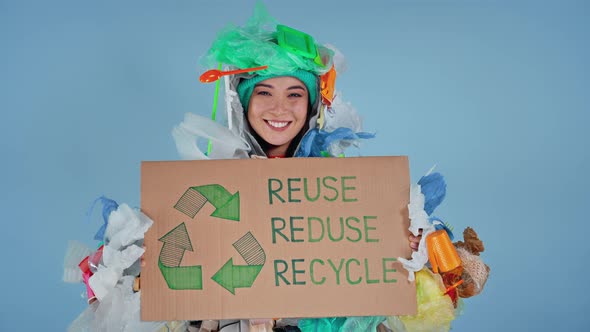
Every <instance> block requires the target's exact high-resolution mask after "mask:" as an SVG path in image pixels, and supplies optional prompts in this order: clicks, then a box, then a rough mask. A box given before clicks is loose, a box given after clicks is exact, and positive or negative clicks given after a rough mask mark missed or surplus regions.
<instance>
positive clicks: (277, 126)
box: [264, 120, 291, 130]
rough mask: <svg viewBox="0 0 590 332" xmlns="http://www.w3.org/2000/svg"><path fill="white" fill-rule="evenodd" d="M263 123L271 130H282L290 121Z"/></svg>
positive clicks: (267, 121) (268, 121)
mask: <svg viewBox="0 0 590 332" xmlns="http://www.w3.org/2000/svg"><path fill="white" fill-rule="evenodd" d="M264 121H265V122H266V124H267V125H268V126H269V127H270V128H272V129H273V130H284V129H286V128H287V126H288V125H289V124H290V123H291V121H272V120H264Z"/></svg>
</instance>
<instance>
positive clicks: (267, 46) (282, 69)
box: [201, 3, 334, 76]
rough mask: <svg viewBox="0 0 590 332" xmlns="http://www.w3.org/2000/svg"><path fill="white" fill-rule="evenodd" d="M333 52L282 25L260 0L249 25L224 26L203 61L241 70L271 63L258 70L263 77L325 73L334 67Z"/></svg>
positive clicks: (211, 66) (204, 63)
mask: <svg viewBox="0 0 590 332" xmlns="http://www.w3.org/2000/svg"><path fill="white" fill-rule="evenodd" d="M285 37H286V38H285ZM279 44H281V45H279ZM333 55H334V52H333V51H332V50H330V49H328V48H326V47H324V46H321V45H317V44H315V42H314V40H313V38H312V37H311V36H309V35H307V34H305V33H301V32H300V31H297V30H294V29H291V28H289V27H286V26H283V25H280V24H279V23H278V22H277V21H276V20H275V19H274V18H273V17H271V16H270V14H269V13H268V11H267V10H266V8H265V7H264V5H263V4H262V3H257V4H256V7H255V9H254V14H253V15H252V17H251V18H250V19H249V20H248V22H247V23H246V25H244V26H243V27H239V26H235V25H229V26H227V27H226V28H225V29H223V30H222V31H221V32H220V33H219V34H218V35H217V39H216V40H215V41H214V42H213V44H212V46H211V48H210V49H209V51H208V52H207V54H206V55H205V56H204V57H203V58H202V60H201V62H202V64H203V65H205V66H206V67H209V68H216V67H217V66H218V64H219V63H223V64H224V65H229V66H233V67H237V68H240V69H245V68H253V67H260V66H268V68H266V69H264V70H260V71H258V72H256V73H257V74H259V75H261V76H267V75H274V76H276V75H284V74H288V73H293V72H295V71H296V70H298V69H302V70H305V71H309V72H311V73H314V74H317V75H322V74H324V73H326V72H328V71H329V70H330V68H331V67H332V57H333Z"/></svg>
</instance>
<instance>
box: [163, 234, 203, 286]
mask: <svg viewBox="0 0 590 332" xmlns="http://www.w3.org/2000/svg"><path fill="white" fill-rule="evenodd" d="M159 241H162V242H164V245H162V249H161V250H160V257H159V259H158V267H159V268H160V271H161V272H162V276H163V277H164V280H166V283H167V284H168V288H170V289H203V276H202V270H201V266H180V262H181V261H182V257H183V256H184V252H185V251H186V250H189V251H193V246H192V244H191V240H190V238H189V236H188V231H187V229H186V225H185V224H184V223H181V224H180V225H178V226H176V227H175V228H174V229H172V230H171V231H170V232H168V233H166V234H165V235H164V236H162V237H161V238H160V239H159Z"/></svg>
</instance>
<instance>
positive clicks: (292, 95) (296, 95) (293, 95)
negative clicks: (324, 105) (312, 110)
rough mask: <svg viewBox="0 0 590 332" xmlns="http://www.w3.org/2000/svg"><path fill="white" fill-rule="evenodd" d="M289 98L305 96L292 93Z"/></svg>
mask: <svg viewBox="0 0 590 332" xmlns="http://www.w3.org/2000/svg"><path fill="white" fill-rule="evenodd" d="M289 97H303V96H302V95H301V94H299V93H292V94H290V95H289Z"/></svg>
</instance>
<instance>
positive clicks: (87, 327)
mask: <svg viewBox="0 0 590 332" xmlns="http://www.w3.org/2000/svg"><path fill="white" fill-rule="evenodd" d="M133 279H134V277H132V276H126V277H122V278H121V280H120V281H119V282H118V284H117V285H116V287H114V288H113V289H112V290H111V291H110V292H109V293H108V295H107V296H105V298H104V299H103V300H102V301H100V302H98V301H97V302H94V303H92V304H91V305H89V306H88V308H87V309H86V310H85V311H84V312H83V313H82V314H81V315H80V316H79V317H78V318H77V319H76V320H74V322H72V324H70V326H69V328H68V332H83V331H84V332H86V331H138V332H156V331H167V330H168V329H167V328H165V326H166V325H167V324H168V323H167V322H144V321H141V320H140V295H139V293H133V291H132V290H131V289H132V288H131V285H132V283H133ZM163 328H164V329H163ZM184 330H186V328H184V329H182V331H184Z"/></svg>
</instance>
